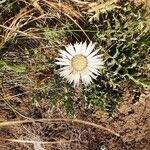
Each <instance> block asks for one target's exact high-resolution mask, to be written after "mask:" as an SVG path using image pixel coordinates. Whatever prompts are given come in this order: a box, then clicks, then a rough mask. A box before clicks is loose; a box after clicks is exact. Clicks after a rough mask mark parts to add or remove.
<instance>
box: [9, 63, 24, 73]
mask: <svg viewBox="0 0 150 150" xmlns="http://www.w3.org/2000/svg"><path fill="white" fill-rule="evenodd" d="M7 68H8V69H10V70H12V71H14V72H17V73H23V72H25V71H26V65H24V64H18V65H13V66H7Z"/></svg>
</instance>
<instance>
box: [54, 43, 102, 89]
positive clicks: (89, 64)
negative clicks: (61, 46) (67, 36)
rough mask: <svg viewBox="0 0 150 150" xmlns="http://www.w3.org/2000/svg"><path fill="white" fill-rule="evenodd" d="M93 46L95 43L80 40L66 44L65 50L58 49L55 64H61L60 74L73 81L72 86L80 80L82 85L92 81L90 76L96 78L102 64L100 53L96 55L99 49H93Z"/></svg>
mask: <svg viewBox="0 0 150 150" xmlns="http://www.w3.org/2000/svg"><path fill="white" fill-rule="evenodd" d="M94 47H95V43H92V42H90V43H89V45H87V42H84V43H82V42H80V43H75V44H74V45H72V44H70V45H68V46H66V47H65V48H66V50H59V56H60V57H59V58H56V60H57V62H56V64H57V65H60V66H61V68H60V69H59V71H60V76H61V77H63V78H66V79H67V80H68V81H69V83H72V82H74V86H79V83H80V81H82V82H83V83H84V85H88V84H90V83H92V78H93V79H96V77H97V75H99V73H100V69H101V68H102V67H103V65H104V61H103V60H102V55H98V51H99V50H96V51H93V50H94Z"/></svg>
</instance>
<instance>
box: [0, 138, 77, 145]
mask: <svg viewBox="0 0 150 150" xmlns="http://www.w3.org/2000/svg"><path fill="white" fill-rule="evenodd" d="M0 140H1V141H8V142H16V143H27V144H62V143H70V142H74V141H75V140H58V141H53V142H45V141H33V140H20V139H6V138H0Z"/></svg>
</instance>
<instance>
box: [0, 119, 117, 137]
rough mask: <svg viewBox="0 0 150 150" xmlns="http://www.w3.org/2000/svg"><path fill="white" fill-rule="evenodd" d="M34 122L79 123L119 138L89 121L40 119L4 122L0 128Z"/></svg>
mask: <svg viewBox="0 0 150 150" xmlns="http://www.w3.org/2000/svg"><path fill="white" fill-rule="evenodd" d="M35 122H41V123H52V122H53V123H54V122H55V123H62V122H70V123H79V124H82V125H87V126H91V127H94V128H98V129H101V130H105V131H107V132H109V133H111V134H113V135H115V136H120V135H119V134H118V133H116V132H115V131H113V130H111V129H109V128H106V127H103V126H102V125H98V124H96V123H93V122H89V121H84V120H79V119H63V118H54V119H47V118H42V119H30V120H20V121H5V122H1V123H0V127H3V126H12V125H17V124H24V123H35Z"/></svg>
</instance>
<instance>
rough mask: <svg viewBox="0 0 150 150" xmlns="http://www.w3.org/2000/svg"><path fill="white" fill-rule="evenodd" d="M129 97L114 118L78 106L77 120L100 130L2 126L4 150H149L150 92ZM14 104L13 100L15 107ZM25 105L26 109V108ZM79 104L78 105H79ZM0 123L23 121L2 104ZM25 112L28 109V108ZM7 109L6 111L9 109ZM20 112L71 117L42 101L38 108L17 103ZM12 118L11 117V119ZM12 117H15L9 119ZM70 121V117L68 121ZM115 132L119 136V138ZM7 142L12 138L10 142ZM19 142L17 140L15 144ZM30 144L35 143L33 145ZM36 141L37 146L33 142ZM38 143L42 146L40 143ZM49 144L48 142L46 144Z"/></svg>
mask: <svg viewBox="0 0 150 150" xmlns="http://www.w3.org/2000/svg"><path fill="white" fill-rule="evenodd" d="M130 95H131V94H127V96H126V98H125V101H124V103H123V104H122V105H121V106H120V108H119V109H118V112H117V113H116V114H115V115H114V116H113V117H108V116H107V115H105V114H104V113H102V112H100V111H98V110H96V109H93V110H92V109H90V110H85V109H83V108H81V107H78V108H77V109H78V110H76V111H77V112H78V113H77V114H76V118H78V119H79V120H81V121H83V120H84V121H88V122H90V123H95V124H97V125H100V126H103V127H105V128H106V129H109V130H108V131H107V130H104V129H101V128H98V127H97V126H95V125H93V124H88V123H87V122H85V123H82V122H80V121H79V122H76V121H75V122H71V121H60V122H55V121H53V122H47V123H40V122H37V123H34V122H31V123H25V124H15V125H7V126H0V138H1V139H0V140H1V141H0V149H1V150H12V149H13V150H21V149H26V150H30V149H31V150H58V149H59V150H60V149H61V150H71V149H72V150H149V147H150V140H149V137H150V98H149V92H148V91H147V92H145V94H142V95H141V96H140V97H138V96H137V95H134V96H132V97H131V96H130ZM14 104H15V101H14V102H13V101H12V105H14ZM23 105H24V106H23ZM77 105H78V104H77ZM0 107H1V108H0V109H1V111H0V116H1V120H3V121H4V120H5V121H6V120H11V121H12V120H15V121H17V120H22V119H21V118H22V117H20V116H19V115H17V114H15V113H14V112H13V111H12V110H10V109H8V108H7V107H6V106H5V105H4V104H3V105H2V103H1V105H0ZM24 107H25V108H26V109H25V108H24ZM6 108H7V109H6ZM15 108H16V109H18V110H21V109H22V110H23V111H24V112H26V115H27V116H30V117H33V118H47V119H52V118H61V119H66V118H68V117H67V116H66V115H65V112H64V111H63V110H62V109H61V108H57V109H50V108H49V107H48V102H46V101H41V103H40V105H39V107H38V108H36V109H33V110H32V111H30V110H31V109H30V108H31V106H30V104H29V103H28V111H27V105H26V104H25V103H24V104H21V103H18V105H17V106H15ZM8 116H9V117H8ZM10 116H12V117H10ZM68 119H69V118H68ZM110 131H114V132H115V133H116V134H119V136H116V135H115V134H114V133H111V132H110ZM6 139H10V141H7V140H6ZM15 140H18V141H15ZM30 141H32V142H31V143H30ZM34 141H36V142H37V143H34ZM38 142H39V143H38ZM44 142H47V143H44Z"/></svg>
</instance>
